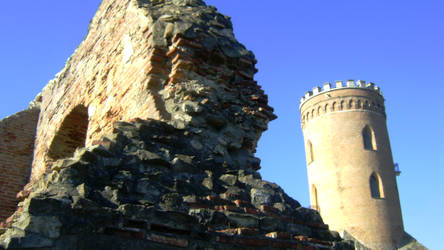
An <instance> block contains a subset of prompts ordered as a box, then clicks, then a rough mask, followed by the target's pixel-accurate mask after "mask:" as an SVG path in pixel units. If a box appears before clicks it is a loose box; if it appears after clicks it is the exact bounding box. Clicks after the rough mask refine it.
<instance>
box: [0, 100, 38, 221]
mask: <svg viewBox="0 0 444 250" xmlns="http://www.w3.org/2000/svg"><path fill="white" fill-rule="evenodd" d="M38 117H39V109H38V108H33V109H28V110H25V111H21V112H19V113H17V114H15V115H12V116H9V117H7V118H5V119H3V120H1V121H0V191H1V192H0V201H1V202H0V221H2V220H4V219H6V218H7V217H8V216H10V215H11V214H12V213H13V212H14V211H15V209H16V205H17V199H16V195H17V193H18V192H19V191H20V190H21V189H22V188H23V186H24V185H25V184H26V183H27V181H28V178H29V174H30V172H31V162H32V152H33V147H34V139H35V128H36V126H37V120H38Z"/></svg>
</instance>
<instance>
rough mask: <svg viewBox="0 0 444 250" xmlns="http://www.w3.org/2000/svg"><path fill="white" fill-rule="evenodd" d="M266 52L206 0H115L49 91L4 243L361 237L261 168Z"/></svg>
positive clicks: (336, 240) (282, 241)
mask: <svg viewBox="0 0 444 250" xmlns="http://www.w3.org/2000/svg"><path fill="white" fill-rule="evenodd" d="M255 63H256V60H255V58H254V55H253V53H252V52H250V51H248V50H247V49H246V48H245V47H244V46H243V45H241V44H240V43H239V42H238V41H237V40H236V39H235V38H234V35H233V30H232V24H231V22H230V20H229V18H228V17H227V16H224V15H222V14H219V13H218V12H217V11H216V9H215V8H214V7H210V6H206V4H205V3H204V2H203V1H201V0H156V1H154V0H152V1H147V0H122V1H113V0H104V1H103V2H102V4H101V6H100V7H99V10H98V12H97V14H96V16H95V17H94V19H93V20H92V22H91V25H90V28H89V33H88V35H87V36H86V38H85V40H84V41H83V42H82V44H81V45H80V46H79V47H78V49H77V50H76V52H75V53H74V55H73V56H72V57H71V58H70V59H69V60H68V62H67V64H66V66H65V68H64V69H63V70H62V72H61V73H59V74H58V75H57V76H56V78H55V79H54V80H53V81H51V82H50V83H49V84H48V85H47V86H46V87H45V88H44V90H43V91H42V94H41V113H40V118H39V122H38V127H37V135H36V143H35V150H34V162H33V166H32V167H33V169H32V180H31V182H30V183H28V184H27V185H26V186H25V188H24V190H23V191H22V192H21V196H20V199H21V201H20V202H19V204H18V209H17V210H16V212H15V213H14V214H13V215H11V216H10V217H8V219H7V220H6V221H5V222H4V223H0V249H3V248H5V249H42V250H43V249H45V250H47V249H58V250H60V249H63V250H68V249H69V250H74V249H76V250H77V249H152V248H156V249H178V248H187V249H202V248H205V249H288V248H290V249H291V248H293V249H311V250H316V249H352V244H351V243H350V242H346V241H343V240H342V239H341V238H340V237H339V234H338V233H337V232H332V231H330V230H329V229H328V225H326V224H324V223H323V221H322V218H321V217H320V216H319V214H318V213H317V212H316V211H314V210H311V209H307V208H303V207H301V206H300V204H299V203H298V202H297V201H296V200H294V199H292V198H291V197H289V196H288V195H287V194H285V192H284V191H283V190H282V189H281V188H280V187H279V186H278V185H277V184H275V183H270V182H267V181H264V180H262V178H261V176H260V174H259V173H258V172H257V170H259V169H260V160H259V159H258V158H256V157H254V152H255V149H256V145H257V141H258V140H259V138H260V136H261V133H262V132H263V131H265V130H266V129H267V124H268V122H269V121H271V120H273V119H275V118H276V116H275V115H274V114H273V109H272V108H271V107H269V106H268V104H267V103H268V100H267V96H266V95H265V94H264V92H263V90H262V89H261V87H260V86H259V85H258V84H257V82H256V81H254V78H253V76H254V74H255V73H256V71H257V70H256V68H255V67H254V65H255ZM85 145H86V147H83V146H85Z"/></svg>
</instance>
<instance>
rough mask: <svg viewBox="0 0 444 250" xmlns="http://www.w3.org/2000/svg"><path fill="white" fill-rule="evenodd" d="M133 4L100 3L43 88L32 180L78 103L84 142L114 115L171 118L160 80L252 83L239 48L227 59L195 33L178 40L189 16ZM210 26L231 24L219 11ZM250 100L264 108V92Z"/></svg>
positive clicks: (249, 64)
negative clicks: (155, 11) (159, 13)
mask: <svg viewBox="0 0 444 250" xmlns="http://www.w3.org/2000/svg"><path fill="white" fill-rule="evenodd" d="M138 4H140V3H136V1H104V2H103V3H102V4H101V6H100V8H99V10H98V13H99V14H98V15H96V16H95V17H94V19H93V20H92V22H91V25H90V27H89V33H88V35H87V36H86V38H85V40H84V41H83V42H82V44H81V45H80V46H79V47H78V49H77V50H76V52H75V54H74V55H73V56H72V57H71V58H70V60H69V61H68V62H67V64H66V66H65V68H64V69H63V70H62V72H60V73H59V74H58V75H57V77H56V79H54V80H53V81H51V82H50V83H49V84H48V85H47V86H46V87H45V88H44V90H43V92H42V96H43V101H42V114H41V118H40V122H39V125H38V130H37V140H36V146H35V154H34V159H35V160H34V163H33V170H32V178H33V179H35V178H37V177H38V176H40V175H41V174H42V173H44V172H45V169H47V168H46V167H45V166H47V165H50V164H51V162H53V161H54V160H57V159H58V158H59V157H57V154H55V155H56V156H55V157H51V153H48V152H49V151H50V149H51V144H52V143H53V142H55V143H54V145H53V147H54V148H57V147H61V144H64V143H65V142H64V141H66V140H69V138H60V139H58V140H54V138H55V137H56V135H57V134H58V133H60V132H59V131H61V130H64V129H65V128H62V127H63V121H64V120H65V119H66V117H68V116H69V114H70V113H71V112H72V110H73V109H75V108H80V109H81V108H83V109H84V111H83V113H84V115H83V116H84V117H85V116H86V114H85V113H87V116H88V120H89V124H88V125H87V135H86V145H91V144H92V142H93V141H94V140H97V139H98V138H100V136H102V135H104V134H108V133H110V132H111V130H112V124H113V123H114V122H116V121H119V120H126V121H128V120H131V119H133V118H141V119H146V118H153V119H166V120H168V119H171V117H170V116H171V115H170V112H168V111H167V110H166V108H167V107H165V105H164V103H163V101H162V98H161V97H160V96H159V91H160V90H161V89H162V88H163V87H164V86H165V85H167V84H170V85H171V84H174V83H176V82H178V81H182V80H185V79H199V78H207V79H208V78H209V79H212V80H214V81H215V82H217V83H218V84H226V85H228V83H229V82H230V81H231V80H233V79H237V80H238V79H242V80H243V81H244V83H243V84H245V85H256V83H255V82H253V75H254V73H255V72H256V71H257V70H256V69H255V68H254V64H255V63H256V61H255V59H254V57H253V56H252V55H251V54H250V53H249V52H248V51H246V50H245V49H244V48H243V50H244V51H243V54H244V55H243V56H240V55H237V54H238V51H235V52H233V53H232V54H234V56H233V57H232V58H227V56H226V53H224V52H223V51H220V50H218V49H215V48H212V47H211V46H214V45H213V44H210V45H208V44H206V45H202V43H201V41H202V40H203V38H202V37H198V34H192V35H191V36H189V37H187V38H186V37H185V35H186V34H185V32H184V31H185V30H187V29H190V27H191V26H192V25H194V24H192V21H193V20H189V18H188V20H187V19H185V20H183V21H181V22H173V21H174V18H173V17H172V16H171V15H162V16H152V15H150V14H147V13H146V11H147V10H146V9H143V8H140V6H138ZM126 8H127V10H126V11H123V10H124V9H126ZM206 14H207V13H205V12H201V13H200V15H206ZM219 15H220V14H219ZM184 16H185V17H186V15H184ZM155 18H158V19H157V20H156V19H155ZM218 20H219V22H218ZM102 23H105V25H101V24H102ZM210 24H211V25H210V29H212V31H213V32H214V33H215V35H214V36H215V37H217V36H221V35H218V32H219V33H221V32H222V33H223V32H230V33H231V35H232V31H231V30H230V29H231V23H227V22H226V20H225V17H224V16H222V15H220V16H219V17H218V18H216V19H215V20H212V21H211V23H210ZM199 25H202V24H199ZM203 25H207V24H203ZM196 28H197V29H198V28H199V27H196ZM223 35H225V34H224V33H223ZM232 36H233V35H232ZM213 39H214V38H213ZM216 39H217V38H216ZM233 39H234V36H233ZM207 40H208V39H207ZM210 42H211V43H216V42H214V41H210ZM229 45H230V46H232V45H231V44H229ZM204 46H205V47H204ZM237 46H240V45H237ZM234 49H236V48H235V47H234ZM236 53H237V54H236ZM252 98H256V100H257V101H258V103H259V105H261V106H262V107H264V108H267V109H270V108H269V107H268V106H267V105H266V97H265V99H264V97H260V95H257V96H253V97H252ZM226 105H229V104H226ZM221 108H222V107H221ZM74 120H75V119H74ZM77 122H80V121H77ZM73 127H74V128H77V127H78V126H73ZM80 132H81V131H80ZM81 143H85V142H81ZM76 146H80V145H74V147H73V148H72V151H71V152H70V153H71V154H72V153H73V149H74V148H75V147H76Z"/></svg>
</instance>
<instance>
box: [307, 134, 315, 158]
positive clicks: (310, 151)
mask: <svg viewBox="0 0 444 250" xmlns="http://www.w3.org/2000/svg"><path fill="white" fill-rule="evenodd" d="M313 161H314V153H313V144H311V141H310V140H308V141H307V164H310V163H312V162H313Z"/></svg>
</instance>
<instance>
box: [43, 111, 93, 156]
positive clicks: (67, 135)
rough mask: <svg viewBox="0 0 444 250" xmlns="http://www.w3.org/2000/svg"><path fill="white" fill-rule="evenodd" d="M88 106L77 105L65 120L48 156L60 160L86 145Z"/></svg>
mask: <svg viewBox="0 0 444 250" xmlns="http://www.w3.org/2000/svg"><path fill="white" fill-rule="evenodd" d="M88 121H89V119H88V108H87V107H85V106H83V105H78V106H76V107H75V108H74V109H73V110H72V111H71V112H70V113H69V114H68V115H67V116H66V117H65V119H64V120H63V122H62V125H61V126H60V129H59V130H58V131H57V133H56V135H55V136H54V139H53V140H52V142H51V146H50V147H49V150H48V157H49V158H50V159H52V160H58V159H62V158H66V157H70V156H72V155H73V153H74V151H75V150H76V148H81V147H84V146H85V142H86V133H87V130H88Z"/></svg>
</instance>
